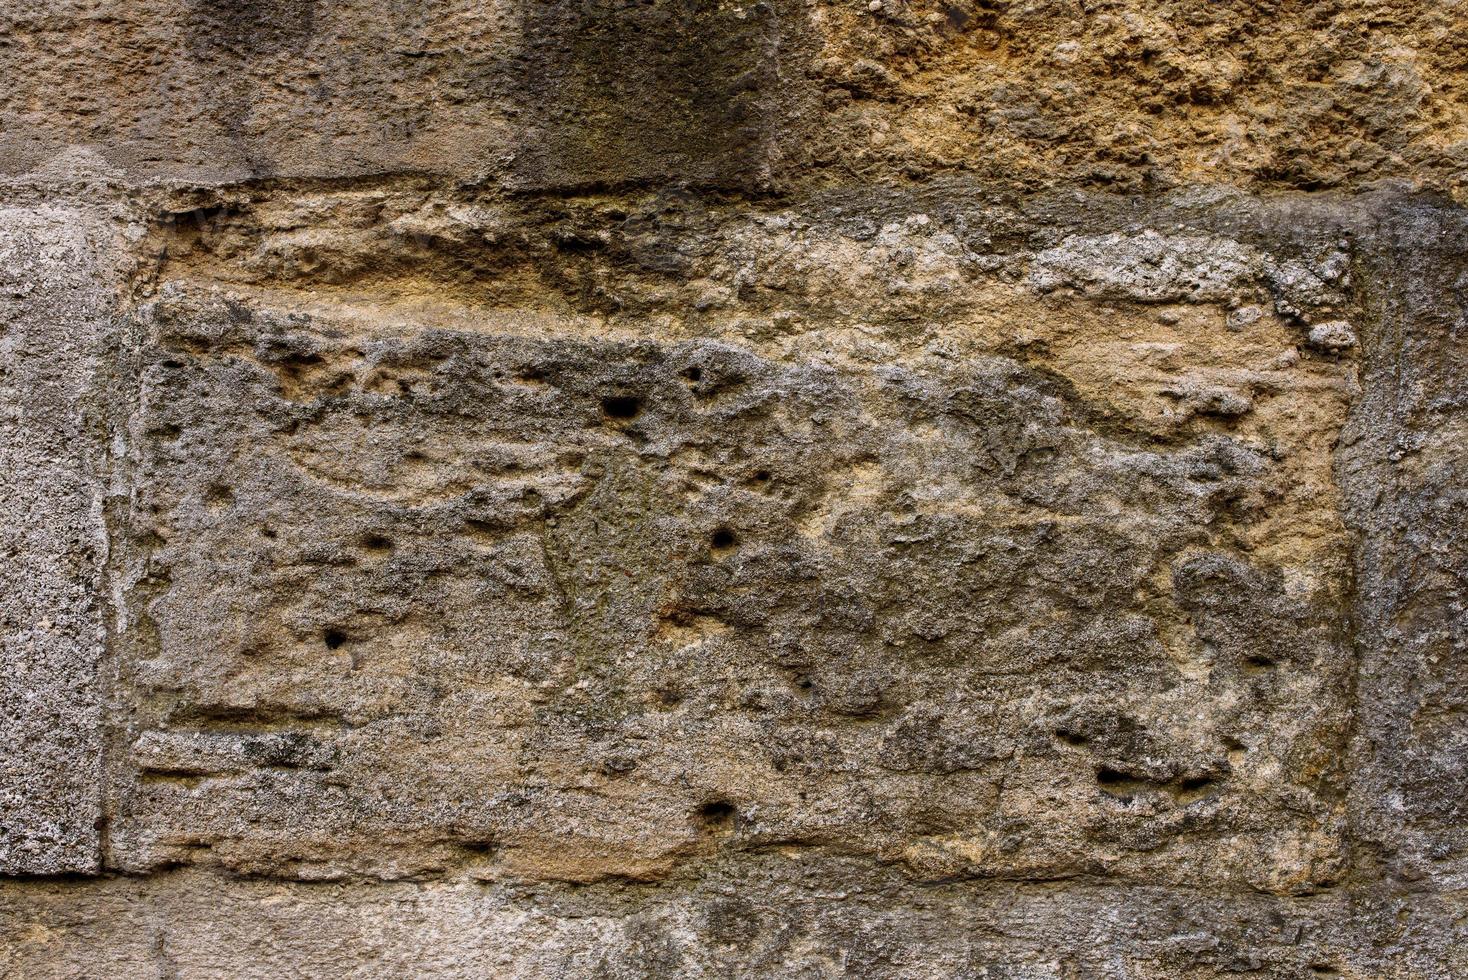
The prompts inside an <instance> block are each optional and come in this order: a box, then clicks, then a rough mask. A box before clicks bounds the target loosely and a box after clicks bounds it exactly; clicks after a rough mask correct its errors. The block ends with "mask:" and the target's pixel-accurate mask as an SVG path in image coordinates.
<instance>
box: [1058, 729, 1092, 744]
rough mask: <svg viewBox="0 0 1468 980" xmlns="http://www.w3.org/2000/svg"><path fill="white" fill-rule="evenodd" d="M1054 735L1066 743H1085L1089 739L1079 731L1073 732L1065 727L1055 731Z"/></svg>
mask: <svg viewBox="0 0 1468 980" xmlns="http://www.w3.org/2000/svg"><path fill="white" fill-rule="evenodd" d="M1055 737H1056V738H1058V739H1060V740H1061V741H1062V742H1064V743H1065V744H1066V745H1085V744H1086V743H1087V742H1089V741H1090V739H1088V738H1086V736H1084V735H1082V734H1081V733H1079V732H1073V731H1070V730H1069V729H1066V728H1062V729H1060V730H1059V731H1058V732H1056V733H1055Z"/></svg>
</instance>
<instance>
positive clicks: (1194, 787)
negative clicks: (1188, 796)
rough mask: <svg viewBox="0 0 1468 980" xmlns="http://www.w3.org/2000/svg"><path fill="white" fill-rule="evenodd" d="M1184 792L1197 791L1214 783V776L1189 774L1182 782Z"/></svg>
mask: <svg viewBox="0 0 1468 980" xmlns="http://www.w3.org/2000/svg"><path fill="white" fill-rule="evenodd" d="M1181 785H1182V790H1183V792H1184V793H1196V792H1198V791H1199V790H1204V789H1207V788H1208V787H1209V786H1212V785H1213V777H1212V776H1189V777H1188V778H1187V779H1184V780H1183V781H1182V783H1181Z"/></svg>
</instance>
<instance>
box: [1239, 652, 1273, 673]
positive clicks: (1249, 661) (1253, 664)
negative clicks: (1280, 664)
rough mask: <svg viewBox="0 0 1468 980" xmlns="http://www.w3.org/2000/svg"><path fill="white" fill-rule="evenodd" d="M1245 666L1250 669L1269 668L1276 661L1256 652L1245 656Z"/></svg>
mask: <svg viewBox="0 0 1468 980" xmlns="http://www.w3.org/2000/svg"><path fill="white" fill-rule="evenodd" d="M1244 666H1245V667H1246V668H1248V669H1250V670H1268V669H1269V668H1270V667H1273V666H1274V661H1273V660H1271V659H1270V658H1269V657H1266V656H1263V655H1262V654H1257V653H1256V654H1254V655H1253V656H1250V657H1245V658H1244Z"/></svg>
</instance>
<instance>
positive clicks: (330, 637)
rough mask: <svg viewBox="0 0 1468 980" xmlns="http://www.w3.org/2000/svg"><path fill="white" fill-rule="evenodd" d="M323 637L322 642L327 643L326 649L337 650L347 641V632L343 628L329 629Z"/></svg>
mask: <svg viewBox="0 0 1468 980" xmlns="http://www.w3.org/2000/svg"><path fill="white" fill-rule="evenodd" d="M321 639H322V642H324V643H325V644H326V649H328V650H335V649H337V648H338V647H340V646H341V645H342V644H343V643H345V642H347V634H345V633H343V632H342V631H341V630H327V631H326V632H325V633H324V634H323V635H322V637H321Z"/></svg>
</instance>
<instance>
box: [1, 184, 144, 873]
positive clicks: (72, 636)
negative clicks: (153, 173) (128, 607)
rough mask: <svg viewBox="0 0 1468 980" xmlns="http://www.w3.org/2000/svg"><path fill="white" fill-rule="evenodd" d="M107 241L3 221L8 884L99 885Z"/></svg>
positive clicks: (39, 223) (56, 211)
mask: <svg viewBox="0 0 1468 980" xmlns="http://www.w3.org/2000/svg"><path fill="white" fill-rule="evenodd" d="M111 237H112V230H111V228H110V227H109V225H108V224H107V223H106V222H104V221H103V220H99V218H98V217H97V216H96V215H91V214H88V213H87V212H86V211H84V210H80V209H77V208H72V207H64V206H54V207H53V206H46V207H35V208H28V207H9V208H0V384H3V388H0V399H3V406H0V486H3V488H4V492H3V498H0V541H3V546H4V549H5V560H4V562H3V563H0V569H3V571H0V575H3V579H0V588H3V591H0V617H3V624H4V636H3V643H0V873H8V874H16V873H31V874H57V873H62V872H95V871H96V870H97V869H98V865H99V861H100V846H99V838H98V833H97V831H98V827H99V820H100V819H101V816H102V809H101V797H102V784H103V776H102V693H101V688H100V686H99V683H98V681H99V678H98V672H99V670H100V669H101V661H102V656H103V653H102V651H103V639H104V635H103V634H104V630H105V626H106V624H105V617H104V614H103V607H104V595H105V590H104V583H103V577H102V568H103V564H104V562H105V555H106V535H105V532H104V530H103V526H102V520H101V501H102V483H101V481H102V476H101V475H100V474H99V472H98V462H99V459H100V456H101V454H100V453H97V452H91V451H89V450H91V449H93V448H95V444H96V443H97V442H98V441H99V440H98V437H97V433H96V431H95V426H97V425H100V424H102V422H103V420H102V419H101V418H97V417H89V413H88V412H87V411H86V407H87V403H88V401H89V400H90V399H91V397H92V395H93V390H92V389H93V388H94V386H95V385H96V384H97V383H98V382H99V380H100V372H99V364H98V363H97V360H96V358H97V352H98V350H99V349H100V348H102V347H103V346H104V342H105V341H107V340H109V339H113V340H115V337H113V336H112V331H111V329H110V324H109V318H110V316H111V312H112V308H113V307H114V305H115V300H114V297H113V296H112V295H110V294H111V292H112V287H113V286H115V285H116V283H117V281H118V280H119V278H120V277H119V275H118V272H117V270H116V268H115V264H113V265H110V264H109V261H108V258H107V255H108V251H109V249H108V246H109V245H110V244H111V242H110V241H109V239H110V238H111Z"/></svg>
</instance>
